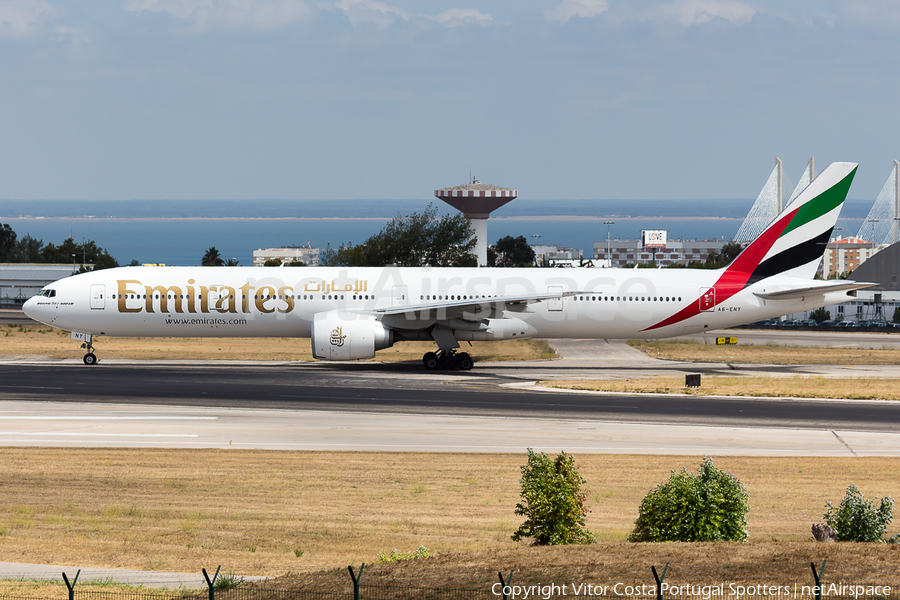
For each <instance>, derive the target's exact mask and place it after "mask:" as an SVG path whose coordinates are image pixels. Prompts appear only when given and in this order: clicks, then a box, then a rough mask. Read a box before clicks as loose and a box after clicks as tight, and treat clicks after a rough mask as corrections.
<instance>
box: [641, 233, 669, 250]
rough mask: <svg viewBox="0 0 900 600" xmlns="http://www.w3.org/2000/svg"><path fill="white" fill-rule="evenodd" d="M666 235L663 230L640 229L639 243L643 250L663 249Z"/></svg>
mask: <svg viewBox="0 0 900 600" xmlns="http://www.w3.org/2000/svg"><path fill="white" fill-rule="evenodd" d="M667 233H668V232H667V231H666V230H665V229H642V230H641V242H642V243H643V246H644V248H665V247H666V234H667Z"/></svg>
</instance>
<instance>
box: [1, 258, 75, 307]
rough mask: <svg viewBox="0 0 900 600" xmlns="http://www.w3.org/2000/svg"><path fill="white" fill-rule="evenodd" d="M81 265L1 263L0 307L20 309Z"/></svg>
mask: <svg viewBox="0 0 900 600" xmlns="http://www.w3.org/2000/svg"><path fill="white" fill-rule="evenodd" d="M80 267H81V265H77V266H74V265H70V264H34V263H0V306H3V307H7V308H12V307H20V306H22V304H24V302H25V301H26V300H28V299H29V298H31V297H32V296H34V295H36V294H37V293H38V292H39V291H41V288H43V287H44V286H45V285H47V284H49V283H53V282H54V281H57V280H59V279H63V278H64V277H69V276H70V275H72V273H73V272H75V271H76V270H77V269H78V268H80Z"/></svg>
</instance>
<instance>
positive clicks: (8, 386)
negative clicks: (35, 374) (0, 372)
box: [0, 384, 64, 390]
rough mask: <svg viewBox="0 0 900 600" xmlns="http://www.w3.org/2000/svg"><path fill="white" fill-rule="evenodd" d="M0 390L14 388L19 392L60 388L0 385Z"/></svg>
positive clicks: (58, 388)
mask: <svg viewBox="0 0 900 600" xmlns="http://www.w3.org/2000/svg"><path fill="white" fill-rule="evenodd" d="M0 388H16V389H19V390H61V389H64V388H61V387H50V386H45V385H5V384H0Z"/></svg>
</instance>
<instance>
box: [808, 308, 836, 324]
mask: <svg viewBox="0 0 900 600" xmlns="http://www.w3.org/2000/svg"><path fill="white" fill-rule="evenodd" d="M809 318H810V319H813V320H814V321H815V322H816V323H821V322H822V321H828V320H830V319H831V311H829V310H825V309H824V308H817V309H816V310H814V311H812V312H811V313H809Z"/></svg>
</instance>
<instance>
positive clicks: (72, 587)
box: [63, 569, 81, 600]
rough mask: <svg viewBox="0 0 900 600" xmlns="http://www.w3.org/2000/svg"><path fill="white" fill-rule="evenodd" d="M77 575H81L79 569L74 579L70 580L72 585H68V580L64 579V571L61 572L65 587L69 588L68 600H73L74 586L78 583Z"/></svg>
mask: <svg viewBox="0 0 900 600" xmlns="http://www.w3.org/2000/svg"><path fill="white" fill-rule="evenodd" d="M79 575H81V569H78V572H77V573H75V579H73V580H72V583H69V578H68V577H66V573H65V571H63V581H65V582H66V587H67V588H69V600H75V584H76V583H78V576H79Z"/></svg>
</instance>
